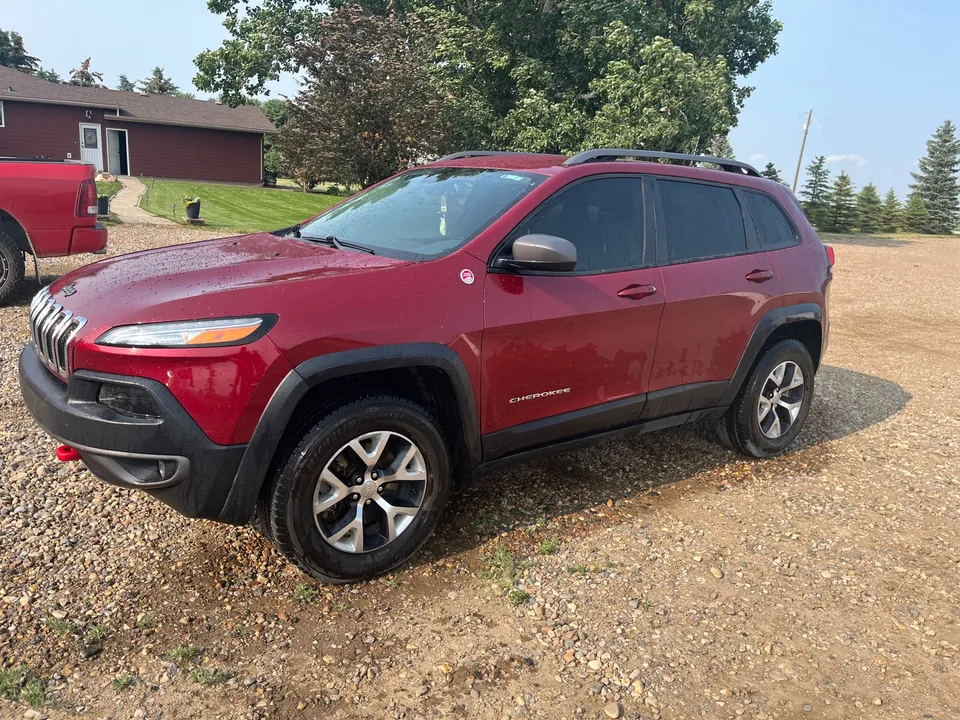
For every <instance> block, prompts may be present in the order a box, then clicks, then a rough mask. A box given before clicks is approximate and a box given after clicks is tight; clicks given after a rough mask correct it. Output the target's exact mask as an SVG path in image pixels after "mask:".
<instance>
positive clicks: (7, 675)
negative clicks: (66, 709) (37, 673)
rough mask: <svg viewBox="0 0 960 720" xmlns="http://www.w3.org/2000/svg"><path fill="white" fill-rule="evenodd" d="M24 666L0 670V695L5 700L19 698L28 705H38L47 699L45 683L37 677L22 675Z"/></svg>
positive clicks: (24, 671)
mask: <svg viewBox="0 0 960 720" xmlns="http://www.w3.org/2000/svg"><path fill="white" fill-rule="evenodd" d="M26 675H27V669H26V667H24V666H20V667H16V668H9V669H8V670H0V697H2V698H4V699H5V700H21V701H22V702H25V703H27V704H29V705H30V707H35V708H37V707H40V706H41V705H43V704H44V703H45V702H46V701H47V684H46V683H45V682H44V681H43V680H41V679H40V678H38V677H33V676H31V677H27V679H26V681H24V677H25V676H26Z"/></svg>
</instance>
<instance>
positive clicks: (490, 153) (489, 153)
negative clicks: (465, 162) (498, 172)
mask: <svg viewBox="0 0 960 720" xmlns="http://www.w3.org/2000/svg"><path fill="white" fill-rule="evenodd" d="M532 154H535V153H524V152H513V151H510V150H465V151H464V152H457V153H453V154H452V155H446V156H444V157H442V158H440V159H439V160H436V161H435V162H447V160H462V159H463V158H472V157H495V156H497V155H532Z"/></svg>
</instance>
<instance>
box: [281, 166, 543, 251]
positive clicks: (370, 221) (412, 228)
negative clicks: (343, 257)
mask: <svg viewBox="0 0 960 720" xmlns="http://www.w3.org/2000/svg"><path fill="white" fill-rule="evenodd" d="M545 179H546V178H545V176H543V175H536V174H533V173H524V172H510V171H504V170H480V169H476V168H433V169H424V170H413V171H411V172H408V173H405V174H403V175H399V176H397V177H395V178H393V179H391V180H388V181H387V182H385V183H383V184H382V185H378V186H377V187H374V188H372V189H370V190H368V191H367V192H364V193H360V194H359V195H356V196H355V197H352V198H350V199H349V200H347V201H346V202H344V203H343V204H341V205H338V206H337V207H335V208H333V209H331V210H329V211H328V212H326V213H324V214H323V215H321V216H320V217H318V218H316V219H315V220H313V221H311V222H309V223H307V224H305V225H304V226H303V227H302V228H300V236H301V237H303V238H305V239H308V240H309V239H310V238H316V239H321V238H330V237H334V238H336V239H337V240H338V241H340V242H342V243H344V244H349V243H354V244H357V245H361V246H365V247H367V248H371V249H373V250H374V251H375V252H376V253H377V254H378V255H387V256H389V257H398V258H402V259H419V260H425V259H430V258H435V257H439V256H441V255H446V254H447V253H449V252H451V251H452V250H455V249H456V248H458V247H460V246H461V245H463V244H464V243H466V242H467V241H469V240H471V239H473V238H474V237H476V235H477V234H478V233H480V232H481V231H482V230H483V229H485V228H486V227H487V226H489V225H490V223H492V222H493V221H494V220H496V219H497V218H498V217H500V215H502V214H503V213H504V212H505V211H506V210H507V209H508V208H510V207H511V206H512V205H514V204H515V203H516V202H517V201H518V200H520V199H521V198H522V197H524V196H525V195H526V194H527V193H529V192H530V191H531V190H533V188H535V187H536V186H537V185H539V184H540V183H541V182H543V180H545Z"/></svg>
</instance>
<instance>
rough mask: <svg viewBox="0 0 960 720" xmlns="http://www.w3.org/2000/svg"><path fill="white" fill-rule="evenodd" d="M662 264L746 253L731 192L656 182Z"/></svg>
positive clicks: (716, 187)
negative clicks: (663, 242)
mask: <svg viewBox="0 0 960 720" xmlns="http://www.w3.org/2000/svg"><path fill="white" fill-rule="evenodd" d="M657 186H658V188H659V191H660V207H661V209H662V213H661V214H662V218H661V220H662V222H661V223H660V224H661V226H662V230H663V232H662V234H661V235H660V237H661V238H663V237H664V236H665V238H666V243H665V245H666V247H665V252H662V254H661V262H662V263H665V264H671V263H681V262H691V261H694V260H704V259H706V258H711V257H721V256H724V255H736V254H738V253H745V252H746V251H747V234H746V230H745V228H744V224H743V212H742V210H741V209H740V202H739V201H738V200H737V196H736V195H735V194H734V192H733V190H732V189H730V188H728V187H722V186H720V185H707V184H705V183H693V182H683V181H678V180H661V179H658V180H657Z"/></svg>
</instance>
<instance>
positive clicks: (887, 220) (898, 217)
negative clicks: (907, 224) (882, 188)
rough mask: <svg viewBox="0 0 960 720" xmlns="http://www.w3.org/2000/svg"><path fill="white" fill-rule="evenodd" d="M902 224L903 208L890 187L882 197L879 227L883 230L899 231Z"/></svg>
mask: <svg viewBox="0 0 960 720" xmlns="http://www.w3.org/2000/svg"><path fill="white" fill-rule="evenodd" d="M902 224H903V208H902V207H901V206H900V201H899V200H898V199H897V194H896V193H895V192H894V191H893V188H890V189H889V190H888V191H887V195H886V197H885V198H884V199H883V212H882V213H881V214H880V229H881V230H883V232H887V233H895V232H899V231H900V228H901V227H902Z"/></svg>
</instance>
